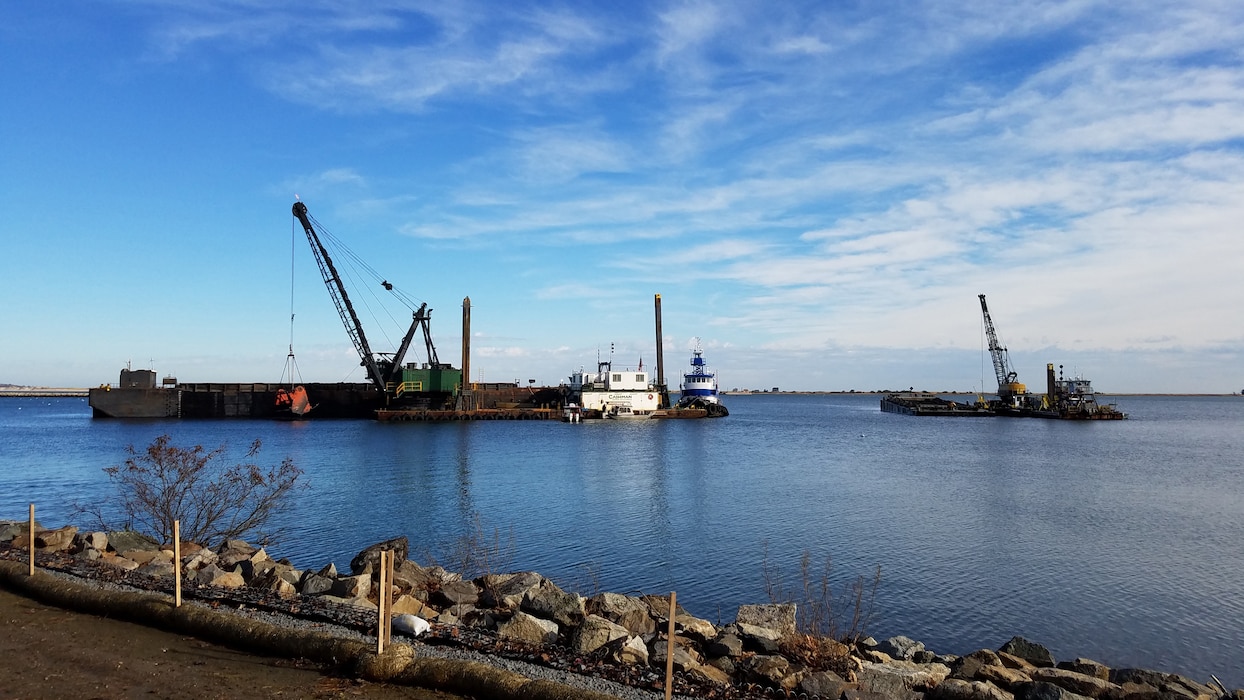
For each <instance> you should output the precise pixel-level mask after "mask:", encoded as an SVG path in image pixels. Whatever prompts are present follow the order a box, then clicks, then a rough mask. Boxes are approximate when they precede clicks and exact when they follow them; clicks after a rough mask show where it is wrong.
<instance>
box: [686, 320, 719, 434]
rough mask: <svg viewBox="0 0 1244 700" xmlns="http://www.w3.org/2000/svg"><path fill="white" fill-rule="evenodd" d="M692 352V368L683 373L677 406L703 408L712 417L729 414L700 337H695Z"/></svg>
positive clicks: (715, 374)
mask: <svg viewBox="0 0 1244 700" xmlns="http://www.w3.org/2000/svg"><path fill="white" fill-rule="evenodd" d="M692 353H693V354H692V355H691V370H690V371H689V372H687V373H686V374H684V375H682V387H681V395H680V396H679V398H678V406H677V408H703V409H706V410H707V411H708V415H709V416H710V417H718V416H724V415H727V414H728V411H726V407H725V406H723V405H721V401H720V400H719V399H718V398H717V373H716V372H713V371H712V370H710V369H709V368H708V364H707V363H705V362H704V350H703V348H701V347H700V339H699V338H696V339H695V349H694V350H693V351H692Z"/></svg>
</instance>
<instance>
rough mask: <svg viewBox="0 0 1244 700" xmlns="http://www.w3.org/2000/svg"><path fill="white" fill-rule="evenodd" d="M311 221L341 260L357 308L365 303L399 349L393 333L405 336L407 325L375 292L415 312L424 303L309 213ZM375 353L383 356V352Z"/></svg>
mask: <svg viewBox="0 0 1244 700" xmlns="http://www.w3.org/2000/svg"><path fill="white" fill-rule="evenodd" d="M307 218H308V219H309V220H310V221H311V223H312V224H313V225H314V226H315V229H316V231H318V233H319V237H320V240H321V242H322V243H323V244H324V245H325V247H328V248H331V249H332V250H331V253H330V254H331V255H332V257H333V259H334V260H335V261H337V269H338V273H339V274H341V275H342V276H343V277H346V278H349V280H350V284H349V285H347V286H348V287H350V288H351V298H352V300H353V301H354V303H355V304H356V305H358V304H361V305H362V306H363V307H364V308H365V309H366V311H367V314H368V315H369V316H370V317H371V320H372V321H373V322H374V327H375V328H376V329H378V331H379V333H380V334H381V335H383V336H384V338H385V341H386V343H387V345H388V346H389V347H396V345H397V344H396V343H395V342H394V341H393V338H392V337H391V336H390V333H389V331H390V330H391V329H393V328H397V329H398V331H397V332H398V335H399V336H400V335H402V334H404V333H405V331H404V329H403V325H404V324H405V323H406V322H404V321H400V320H398V319H397V318H396V317H395V316H394V315H393V313H392V311H391V309H390V307H389V306H388V305H386V304H385V303H384V300H382V299H381V298H380V296H379V295H378V294H377V292H376V291H375V287H376V285H381V286H383V287H384V288H385V290H386V291H388V292H389V293H390V295H391V297H392V298H393V299H396V300H397V301H398V303H400V304H402V305H403V306H405V307H406V308H407V309H408V310H409V311H411V312H412V313H413V312H414V311H415V309H416V308H417V307H418V306H419V305H420V304H421V303H423V300H422V299H418V298H417V297H413V296H412V295H410V294H407V293H406V292H404V291H402V290H400V289H397V288H396V287H395V286H394V285H393V284H392V283H390V282H389V281H388V279H387V278H385V277H383V276H381V275H380V273H379V272H377V271H376V269H375V268H373V267H372V266H371V265H370V264H368V263H367V261H365V260H364V259H363V258H361V257H359V255H358V254H356V253H355V252H354V251H353V250H351V249H350V247H349V246H347V245H346V244H345V243H344V242H343V241H342V240H341V239H340V238H338V237H337V236H335V235H333V233H332V231H329V230H328V229H327V228H326V227H325V226H324V225H323V224H322V223H320V222H319V221H318V220H317V219H316V218H315V217H314V216H312V215H311V214H310V213H307ZM365 277H366V278H370V280H371V283H367V282H366V280H364V279H363V278H365ZM342 282H343V284H344V283H345V280H344V279H343V280H342ZM362 290H366V291H367V295H366V296H364V295H361V294H360V292H361V291H362ZM367 296H370V297H371V298H372V300H374V301H375V302H376V305H377V306H379V307H380V309H381V310H382V311H383V312H384V315H385V316H387V317H388V318H389V321H388V323H384V322H381V319H380V314H378V313H377V311H376V310H375V309H374V308H373V307H372V304H370V303H369V302H368V299H367ZM413 350H414V347H413V346H412V348H411V351H412V352H413ZM373 354H376V355H380V354H383V353H373ZM430 359H431V358H429V361H430Z"/></svg>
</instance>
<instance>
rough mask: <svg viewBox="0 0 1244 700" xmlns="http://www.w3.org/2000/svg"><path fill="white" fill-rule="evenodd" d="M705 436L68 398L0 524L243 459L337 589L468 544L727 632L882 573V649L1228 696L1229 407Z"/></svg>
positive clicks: (795, 425)
mask: <svg viewBox="0 0 1244 700" xmlns="http://www.w3.org/2000/svg"><path fill="white" fill-rule="evenodd" d="M728 403H729V406H730V412H731V415H730V417H728V418H726V419H723V420H710V421H668V422H657V421H651V422H612V421H611V422H602V423H588V424H583V425H566V424H560V423H546V422H525V421H524V422H486V423H453V424H445V425H428V424H403V425H381V424H377V423H373V422H369V421H342V422H315V421H312V422H309V423H265V422H254V421H239V422H222V421H181V422H177V421H151V422H120V421H106V420H101V421H93V420H91V419H90V417H89V410H88V409H87V408H86V405H85V402H83V401H80V400H77V399H58V400H33V399H3V400H0V517H11V518H21V517H24V514H25V512H26V504H27V503H29V502H30V501H32V500H33V501H35V502H36V503H37V504H38V508H39V513H40V515H41V519H42V520H43V521H44V522H47V523H51V524H56V523H58V522H62V521H64V519H65V518H67V514H68V513H69V508H70V507H71V505H72V502H73V501H75V500H79V499H83V498H90V497H92V495H93V494H97V493H99V492H100V490H101V489H102V488H103V487H105V486H106V485H107V483H106V479H105V477H104V475H103V473H102V471H101V469H102V468H103V467H106V466H109V465H110V464H119V463H120V462H121V461H122V460H123V459H124V456H125V455H124V448H125V446H126V445H130V444H133V445H135V446H138V447H142V446H145V445H146V444H147V443H149V442H150V441H151V440H152V439H153V438H154V437H156V436H158V435H160V434H163V433H169V434H171V435H172V436H173V439H174V442H175V443H177V444H195V443H201V444H203V445H205V446H207V447H215V446H217V445H220V444H227V445H229V446H231V447H232V448H233V449H234V450H235V451H236V452H238V453H239V454H236V455H235V456H236V457H240V456H241V455H240V452H241V451H243V450H244V449H245V447H246V446H247V445H249V443H250V442H251V440H253V439H255V438H256V437H258V438H261V439H262V440H263V443H264V449H263V451H262V452H261V454H260V458H261V461H273V462H275V461H277V460H279V459H281V458H282V457H284V456H286V455H288V456H290V457H292V458H293V459H294V461H295V462H296V463H297V464H298V465H299V466H301V467H302V468H303V469H305V470H306V480H307V483H308V485H309V487H310V488H309V489H308V490H306V491H305V492H303V493H301V494H299V496H298V501H297V503H296V504H295V507H294V508H293V510H292V512H290V513H288V514H287V515H286V516H285V517H284V518H283V519H282V521H281V522H280V523H278V524H279V525H283V526H285V527H287V528H288V530H289V535H288V537H287V538H286V540H285V541H284V542H283V543H281V544H280V545H279V546H277V547H276V548H274V551H276V552H278V553H279V554H280V555H284V556H288V557H290V558H291V559H292V560H293V561H294V562H295V564H297V565H299V566H304V567H317V568H318V567H319V566H322V565H323V564H325V563H327V562H328V561H333V562H335V563H336V564H337V565H338V566H339V567H342V566H345V565H346V564H348V562H349V560H350V558H351V557H353V555H354V554H355V553H357V552H358V550H360V549H362V548H363V547H365V546H367V545H368V544H371V543H373V542H376V541H379V540H382V539H387V538H390V537H394V536H397V535H406V536H407V537H409V538H410V541H411V553H412V557H413V558H416V559H424V560H426V559H427V558H428V557H435V558H437V559H438V560H441V561H445V560H446V557H447V556H448V553H449V552H450V551H451V549H452V546H453V543H454V542H455V540H457V539H458V538H461V537H463V536H464V535H467V534H470V533H471V532H472V529H473V528H474V527H475V524H476V517H477V516H478V519H479V520H478V522H479V524H480V525H482V527H483V528H484V531H485V533H484V534H486V535H489V536H491V535H492V534H493V533H494V532H498V533H500V535H501V537H500V539H501V541H502V542H503V543H505V542H507V541H508V540H509V535H508V533H510V532H512V533H513V552H511V553H510V554H512V568H517V569H530V570H536V571H540V572H541V573H544V574H545V575H548V576H549V577H551V578H553V579H554V580H555V581H558V582H560V583H563V584H564V585H571V584H573V583H576V582H583V581H584V580H585V576H584V572H587V571H590V572H592V577H598V578H599V584H600V586H601V587H602V588H604V589H606V590H614V591H622V592H635V591H643V592H649V593H666V592H668V591H670V590H676V591H677V592H678V598H679V600H680V601H681V602H683V604H684V605H685V606H686V607H687V608H688V609H690V610H691V611H692V612H693V613H695V614H697V615H700V616H702V617H705V618H707V619H709V620H711V621H715V622H716V621H718V620H724V621H729V620H730V619H732V618H733V614H734V610H735V608H736V607H737V606H738V605H739V604H742V603H752V602H764V601H765V599H764V590H765V589H764V580H763V578H764V577H763V574H762V560H763V558H764V555H765V549H766V547H767V548H768V553H769V558H770V561H771V563H773V564H775V565H777V566H778V567H779V568H780V569H781V570H782V571H784V572H786V573H787V574H792V575H793V574H794V573H796V570H797V568H798V562H799V558H800V555H801V554H802V553H804V552H805V551H806V552H808V553H809V554H810V555H811V556H812V559H813V561H814V562H823V561H824V560H825V558H827V557H828V558H830V559H831V560H832V564H833V570H834V572H835V577H836V580H835V583H836V584H838V585H840V586H841V585H843V584H846V583H847V582H849V581H851V580H853V579H854V578H855V577H856V576H859V575H865V576H867V575H870V574H871V572H872V571H873V567H874V566H875V565H878V564H879V565H880V566H881V568H882V576H883V583H882V585H881V588H880V589H879V591H878V595H877V600H876V607H877V615H876V618H875V620H874V623H873V625H872V627H871V628H870V631H871V632H872V633H874V634H875V635H876V636H879V637H880V636H889V635H893V634H907V635H909V636H912V637H915V638H918V639H921V640H923V641H925V642H926V643H927V644H928V645H929V647H930V648H933V649H935V650H937V651H944V652H950V653H966V652H969V651H972V650H974V649H976V648H979V647H992V648H996V647H997V646H999V645H1000V644H1002V643H1003V642H1005V641H1006V640H1007V639H1009V638H1010V637H1011V636H1012V635H1014V634H1022V635H1024V636H1026V637H1028V638H1030V639H1034V640H1037V641H1040V642H1042V643H1044V644H1046V645H1047V646H1049V647H1051V649H1052V650H1053V651H1054V653H1055V655H1056V656H1059V657H1061V658H1070V657H1072V656H1089V657H1093V658H1096V659H1098V660H1100V661H1102V662H1104V663H1107V664H1109V665H1113V666H1145V667H1156V668H1160V669H1164V670H1169V671H1175V672H1180V673H1185V674H1189V675H1192V676H1195V677H1198V678H1200V679H1206V678H1208V674H1209V673H1215V674H1217V675H1218V677H1219V678H1221V679H1223V681H1224V682H1227V683H1228V684H1229V685H1237V686H1238V685H1244V672H1241V671H1240V670H1238V669H1237V667H1238V665H1239V659H1238V658H1237V656H1236V655H1237V653H1238V650H1239V649H1240V648H1244V627H1241V625H1239V624H1238V623H1239V621H1240V620H1241V619H1244V579H1242V578H1241V577H1240V576H1238V572H1239V571H1240V569H1241V565H1242V564H1244V458H1242V457H1241V455H1244V430H1241V428H1242V427H1244V420H1242V419H1244V400H1241V399H1238V398H1235V399H1232V398H1227V397H1223V398H1169V397H1160V398H1155V397H1135V398H1133V397H1127V398H1126V399H1125V400H1123V401H1121V402H1120V403H1121V404H1123V405H1122V408H1123V409H1124V410H1126V411H1128V412H1129V413H1130V414H1131V416H1132V419H1131V420H1129V421H1126V422H1122V423H1105V424H1100V425H1093V424H1075V423H1062V422H1056V421H1039V420H1005V419H948V418H943V419H936V418H928V419H918V418H911V417H906V416H895V415H891V414H883V413H881V412H880V411H879V410H878V409H877V399H876V398H875V397H871V396H746V397H728Z"/></svg>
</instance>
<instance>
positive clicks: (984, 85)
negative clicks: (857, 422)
mask: <svg viewBox="0 0 1244 700" xmlns="http://www.w3.org/2000/svg"><path fill="white" fill-rule="evenodd" d="M0 104H2V105H3V106H2V107H0V360H3V362H2V364H0V367H2V369H0V383H9V384H18V385H36V386H56V387H87V386H97V385H100V384H103V383H108V382H116V380H117V376H118V372H119V370H120V369H121V368H122V367H125V366H127V363H128V364H129V365H130V366H132V367H134V368H136V369H139V368H149V369H154V370H156V371H157V373H159V374H160V375H161V376H163V375H166V374H168V375H175V376H177V377H178V379H180V380H181V381H183V382H207V381H217V382H226V381H237V382H263V381H267V382H276V381H281V380H283V379H284V378H285V377H287V376H288V375H290V374H294V375H296V378H297V379H299V380H301V381H308V382H310V381H331V382H336V381H366V376H365V373H364V371H363V370H362V368H361V367H359V361H358V356H357V354H356V352H355V350H354V347H353V345H352V344H351V340H350V337H349V336H348V335H347V333H346V329H345V327H344V326H343V324H342V321H341V319H340V318H339V316H338V313H337V310H336V308H335V307H334V305H333V302H332V299H331V297H330V296H329V293H328V291H327V289H326V288H325V286H324V283H323V280H322V279H321V277H320V272H319V270H318V268H317V267H316V264H315V261H314V259H313V258H312V257H311V252H310V246H309V244H308V242H307V240H306V238H305V237H304V236H303V233H302V230H301V226H299V225H298V224H297V222H296V220H295V219H294V218H293V217H292V215H291V206H292V204H293V203H294V202H295V201H296V199H297V200H300V201H302V202H304V203H305V204H306V206H307V208H308V211H309V212H310V213H311V215H312V216H313V217H314V218H315V220H316V221H318V222H320V224H321V225H322V226H323V227H324V229H325V230H326V231H327V232H328V233H330V234H331V235H332V237H333V238H334V239H335V240H337V241H339V242H340V243H341V244H342V245H343V247H344V249H346V250H348V251H349V254H350V255H352V256H355V257H356V258H357V260H358V261H360V264H362V265H364V266H366V267H367V268H368V269H370V270H371V271H374V272H375V273H376V274H378V275H379V276H380V277H381V278H382V279H383V280H384V281H389V282H391V283H393V284H394V285H395V286H396V287H397V288H398V289H399V290H400V291H402V292H404V293H406V294H407V295H409V297H410V298H412V299H414V300H416V302H417V303H427V305H428V307H429V308H431V309H433V311H434V313H433V315H432V324H431V329H432V335H433V340H434V343H435V349H436V352H437V354H438V355H439V359H440V361H442V362H450V363H452V364H453V365H454V366H460V365H461V350H460V348H461V344H462V334H463V324H462V311H461V309H462V305H463V300H464V299H465V298H467V297H469V298H470V300H471V350H472V354H471V364H470V375H471V377H470V378H471V380H472V381H485V382H503V381H504V382H509V381H518V382H521V383H529V382H531V381H533V380H534V382H535V383H537V384H541V385H555V384H558V383H559V382H562V381H565V379H566V377H567V376H568V375H569V374H570V373H571V372H572V371H574V370H576V369H578V368H580V367H588V368H593V367H594V366H595V363H596V362H597V361H598V359H612V361H613V363H614V367H626V368H634V367H637V366H638V364H639V362H640V361H641V360H642V362H643V363H644V365H645V368H649V369H650V368H653V367H654V365H655V357H656V331H655V318H654V316H655V314H654V306H655V304H654V300H655V296H656V295H658V294H659V295H660V296H661V308H662V345H663V349H664V356H665V368H666V369H665V373H666V378H667V380H668V381H669V382H670V383H671V384H672V385H675V386H676V385H677V382H678V380H679V374H680V373H681V372H682V371H683V370H684V368H686V367H687V365H688V360H689V358H690V350H691V348H692V347H693V346H694V344H695V343H696V342H697V340H696V339H698V342H699V343H700V345H701V346H702V348H703V351H704V357H705V359H706V360H707V361H708V363H709V365H710V366H711V368H712V369H714V370H716V371H717V372H718V374H719V378H720V383H721V386H722V388H723V389H731V388H757V389H771V388H773V387H779V388H781V389H782V390H804V391H848V390H852V389H854V390H857V391H871V390H882V389H891V388H894V389H898V388H904V389H905V388H909V387H911V388H916V389H925V390H931V391H949V390H964V391H982V390H983V391H987V392H988V391H992V390H993V389H994V388H995V387H996V379H995V378H994V373H993V367H992V365H991V363H990V359H989V357H988V354H987V350H986V344H985V334H984V328H983V323H982V314H981V308H980V302H979V300H978V295H980V294H985V295H986V298H987V301H988V304H989V311H990V314H991V316H992V318H993V322H994V324H995V326H996V329H997V333H998V336H999V338H1000V340H1001V342H1002V344H1004V345H1005V346H1006V347H1007V348H1008V349H1009V356H1010V360H1011V363H1012V365H1013V367H1014V369H1015V371H1016V372H1017V373H1018V375H1019V380H1020V381H1022V382H1026V383H1027V384H1028V385H1029V386H1030V387H1033V388H1036V389H1038V390H1039V389H1041V388H1042V387H1043V386H1044V372H1045V367H1046V363H1054V364H1055V365H1061V366H1063V367H1064V368H1065V371H1066V373H1067V374H1068V375H1077V376H1082V377H1087V378H1090V379H1092V380H1093V382H1094V385H1095V387H1096V388H1097V390H1098V391H1100V392H1103V393H1106V394H1109V393H1145V392H1153V393H1184V392H1186V393H1232V392H1240V391H1241V390H1242V388H1244V351H1242V350H1241V347H1242V345H1244V329H1242V328H1244V324H1242V323H1241V320H1242V319H1244V310H1242V309H1244V235H1242V228H1244V4H1241V3H1239V2H1235V1H1232V0H1222V1H1216V0H1179V1H1177V2H1166V1H1164V0H1155V1H1152V2H1145V3H1117V2H1095V1H1092V0H1072V1H1068V2H1047V1H1044V0H1017V1H1006V2H974V3H964V2H961V1H960V0H925V1H921V0H910V1H906V2H896V3H868V2H835V1H827V0H819V1H815V2H800V1H798V0H793V1H791V2H782V3H772V2H759V1H757V2H734V1H730V0H720V1H716V2H701V1H695V0H692V1H686V2H684V1H673V2H646V1H642V0H640V1H636V2H628V3H615V2H573V3H558V2H542V3H509V2H477V1H474V0H463V1H461V2H452V3H446V2H421V1H409V2H408V1H405V0H378V1H377V2H368V3H340V2H321V1H318V0H301V1H300V2H297V3H284V2H253V1H251V0H233V1H226V2H222V1H219V0H200V1H198V2H194V3H185V2H173V1H172V0H127V1H125V2H115V1H111V0H96V1H92V2H85V1H81V2H73V1H67V2H55V3H43V2H40V3H27V2H6V3H0ZM365 286H366V287H367V288H366V289H364V290H362V291H360V292H358V293H357V296H358V298H359V300H360V303H359V305H360V306H363V305H364V304H363V303H362V299H366V298H368V296H367V295H371V294H374V293H375V292H376V290H377V289H380V288H379V286H378V285H377V284H375V283H374V281H372V282H370V283H368V284H366V285H365ZM381 291H383V290H382V289H381ZM350 293H351V294H352V295H355V292H350ZM352 298H353V297H352ZM366 311H367V312H370V311H372V307H371V306H370V302H368V306H367V309H366ZM403 313H405V314H407V315H406V316H403V315H402V314H403ZM360 318H361V320H362V323H363V326H364V329H365V332H366V335H367V337H368V338H369V340H370V342H371V345H372V346H373V347H372V349H373V350H376V351H379V352H388V351H391V350H392V349H394V348H396V346H397V344H398V343H399V342H400V338H401V335H402V333H403V332H404V331H405V329H406V326H407V325H408V323H409V318H410V316H409V312H408V311H399V312H398V313H397V314H396V315H393V314H392V312H386V313H377V315H376V316H374V317H373V316H371V315H369V313H360ZM386 322H389V323H391V324H392V325H394V327H395V328H396V330H386V329H384V326H385V323H386ZM417 346H418V349H417V351H416V352H415V353H413V354H412V355H411V356H410V357H408V358H407V359H408V360H415V361H421V360H422V361H426V357H425V355H426V352H425V350H424V348H423V347H422V344H419V343H417ZM291 352H292V353H293V355H294V359H295V364H294V366H292V367H291V365H290V363H289V355H290V354H291Z"/></svg>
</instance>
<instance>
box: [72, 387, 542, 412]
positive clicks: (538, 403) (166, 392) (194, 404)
mask: <svg viewBox="0 0 1244 700" xmlns="http://www.w3.org/2000/svg"><path fill="white" fill-rule="evenodd" d="M143 383H144V384H147V385H146V386H125V385H124V384H122V386H121V387H119V388H118V387H111V386H104V387H98V388H95V389H91V390H90V391H89V392H88V403H89V405H90V406H91V414H92V416H94V417H95V418H129V419H168V418H173V419H269V420H271V419H282V418H288V417H289V416H288V414H283V413H282V411H280V410H279V409H278V408H277V406H276V395H277V392H278V391H280V390H282V389H288V388H289V387H288V385H286V384H269V383H263V382H259V383H253V382H225V383H221V382H200V383H181V384H177V385H176V386H168V387H155V386H150V384H151V383H152V382H150V380H149V379H147V378H145V377H144V378H143ZM302 386H303V387H304V388H305V389H306V391H307V395H308V396H309V397H310V401H311V405H312V409H311V411H310V413H309V414H308V415H307V418H310V419H366V420H372V419H376V420H385V421H459V420H546V419H549V418H550V417H551V418H560V417H561V410H562V400H561V392H560V390H559V389H558V388H556V387H518V386H515V385H513V384H475V385H471V388H470V390H469V391H468V392H466V393H465V394H464V396H463V398H464V399H465V400H464V401H463V402H461V403H462V408H461V409H458V410H454V409H445V408H444V407H443V406H441V405H440V404H443V403H445V400H446V399H448V400H449V401H450V403H451V404H452V402H453V401H452V400H453V397H452V396H451V395H444V396H441V395H440V394H437V395H436V397H435V398H437V401H435V402H434V403H436V404H437V406H429V405H422V406H421V405H418V400H417V399H416V400H412V401H408V402H406V403H401V402H396V403H393V402H391V403H388V404H386V402H385V398H384V396H383V395H381V394H380V392H379V391H377V390H376V388H375V387H374V386H373V385H372V384H368V383H317V382H312V383H305V384H303V385H302Z"/></svg>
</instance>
